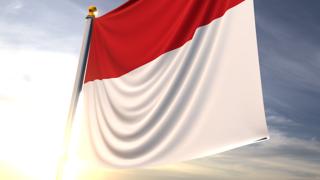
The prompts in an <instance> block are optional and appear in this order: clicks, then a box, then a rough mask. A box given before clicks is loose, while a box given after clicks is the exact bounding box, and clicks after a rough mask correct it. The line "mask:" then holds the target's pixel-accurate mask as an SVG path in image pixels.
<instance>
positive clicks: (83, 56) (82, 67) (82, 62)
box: [56, 6, 97, 180]
mask: <svg viewBox="0 0 320 180" xmlns="http://www.w3.org/2000/svg"><path fill="white" fill-rule="evenodd" d="M88 11H89V12H88V15H87V17H86V25H85V31H84V35H83V40H82V47H81V51H80V57H79V63H78V69H77V74H76V78H75V82H74V86H73V93H72V97H71V102H70V107H69V113H68V119H67V123H66V127H65V132H64V140H63V142H64V143H63V151H62V153H63V154H62V157H61V159H60V161H59V162H58V168H57V174H56V180H62V178H63V170H64V168H65V164H66V161H67V158H68V150H69V144H70V139H71V131H72V125H73V122H74V116H75V113H76V109H77V104H78V100H79V96H80V92H81V90H82V86H83V81H84V75H85V71H86V66H87V60H88V53H89V47H90V39H91V32H92V22H93V20H94V18H95V13H96V12H97V8H96V7H95V6H89V8H88Z"/></svg>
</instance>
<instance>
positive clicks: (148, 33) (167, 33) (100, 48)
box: [85, 0, 244, 82]
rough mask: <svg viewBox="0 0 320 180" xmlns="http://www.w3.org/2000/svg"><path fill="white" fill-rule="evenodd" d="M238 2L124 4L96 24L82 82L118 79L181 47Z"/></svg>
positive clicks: (143, 1) (148, 0)
mask: <svg viewBox="0 0 320 180" xmlns="http://www.w3.org/2000/svg"><path fill="white" fill-rule="evenodd" d="M242 1H244V0H157V1H153V0H131V1H128V2H127V3H125V4H124V5H122V6H120V7H119V8H117V9H115V10H113V11H111V12H110V13H108V14H106V15H104V16H102V17H99V18H96V19H95V20H94V22H93V30H92V39H91V44H90V51H89V59H88V65H87V70H86V76H85V82H88V81H93V80H96V79H107V78H115V77H119V76H121V75H123V74H126V73H128V72H130V71H132V70H134V69H136V68H138V67H140V66H142V65H144V64H146V63H148V62H150V61H152V60H154V59H156V58H157V57H159V56H160V55H162V54H164V53H166V52H168V51H171V50H174V49H176V48H179V47H181V46H182V45H183V44H185V43H186V42H187V41H189V40H190V39H192V37H193V35H194V33H195V31H196V29H197V28H198V27H200V26H203V25H206V24H209V23H210V22H211V21H213V20H214V19H216V18H219V17H221V16H223V14H224V13H225V12H226V11H227V10H228V9H230V8H232V7H234V6H236V5H238V4H239V3H241V2H242Z"/></svg>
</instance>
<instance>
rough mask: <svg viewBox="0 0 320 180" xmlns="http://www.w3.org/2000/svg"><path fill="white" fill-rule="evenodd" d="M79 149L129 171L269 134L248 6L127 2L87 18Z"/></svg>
mask: <svg viewBox="0 0 320 180" xmlns="http://www.w3.org/2000/svg"><path fill="white" fill-rule="evenodd" d="M84 83H85V84H84V87H83V92H84V101H85V110H86V118H84V120H83V122H82V124H83V125H82V130H81V134H82V136H81V138H80V139H81V141H83V142H81V143H79V144H80V145H79V147H81V148H79V152H80V151H81V153H79V154H81V156H82V157H85V158H91V159H94V160H97V161H98V162H100V163H101V164H102V165H104V166H106V167H116V168H128V167H141V166H146V165H153V164H164V163H172V162H178V161H184V160H189V159H194V158H199V157H203V156H209V155H213V154H216V153H220V152H223V151H226V150H230V149H233V148H237V147H240V146H243V145H246V144H250V143H254V142H257V141H260V140H263V139H266V138H268V132H267V127H266V121H265V114H264V107H263V99H262V89H261V80H260V72H259V61H258V50H257V40H256V31H255V19H254V6H253V0H228V1H226V0H201V1H200V0H174V1H172V0H158V1H150V0H131V1H128V2H127V3H125V4H124V5H122V6H120V7H119V8H117V9H115V10H113V11H111V12H109V13H107V14H105V15H103V16H101V17H98V18H96V19H94V21H93V25H92V34H91V41H90V50H89V57H88V63H87V68H86V75H85V80H84Z"/></svg>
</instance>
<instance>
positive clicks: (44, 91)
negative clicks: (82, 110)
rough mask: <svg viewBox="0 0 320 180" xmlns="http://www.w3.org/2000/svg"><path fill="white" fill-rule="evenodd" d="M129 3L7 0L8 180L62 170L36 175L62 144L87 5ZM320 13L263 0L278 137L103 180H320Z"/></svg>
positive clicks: (0, 120) (2, 167)
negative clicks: (192, 159)
mask: <svg viewBox="0 0 320 180" xmlns="http://www.w3.org/2000/svg"><path fill="white" fill-rule="evenodd" d="M123 2H124V1H123V0H109V1H98V0H92V1H90V2H89V1H76V0H55V1H50V0H42V1H36V0H24V1H22V0H11V1H5V0H0V7H2V11H1V12H0V82H1V85H0V142H1V149H0V177H6V178H7V179H27V178H29V179H36V178H38V179H41V178H43V177H46V176H47V175H48V174H49V173H52V174H53V173H54V171H51V170H49V169H50V168H51V169H54V167H47V169H46V171H43V172H44V173H43V176H39V173H37V171H39V167H40V166H43V163H45V164H48V162H50V160H52V159H46V158H45V157H47V156H48V153H49V152H51V150H52V149H56V147H57V146H59V143H60V140H61V139H62V135H60V136H59V135H56V134H62V133H63V126H64V123H65V121H64V120H65V118H66V112H67V109H68V105H69V99H70V96H71V92H72V84H73V79H74V74H75V69H76V65H77V61H78V59H77V58H78V55H79V51H80V46H81V41H82V33H83V29H84V17H85V16H86V14H87V7H88V6H89V5H91V4H94V5H96V6H97V7H98V8H99V10H100V14H103V13H105V12H107V11H109V10H111V9H113V8H115V7H117V6H118V5H120V4H121V3H123ZM319 9H320V2H319V1H318V0H309V1H301V0H283V1H279V0H255V11H256V12H255V13H256V25H257V37H258V46H259V56H260V68H261V76H262V86H263V94H264V102H265V109H266V115H267V122H268V126H269V130H270V134H271V140H269V141H266V142H264V143H259V144H254V145H249V146H246V147H242V148H239V149H236V150H232V151H230V152H226V153H222V154H219V155H216V156H212V157H207V158H203V159H199V160H194V161H191V162H185V163H179V164H173V165H168V166H164V167H156V168H150V169H142V170H141V169H140V170H122V171H114V170H105V169H95V170H92V172H94V173H95V174H96V176H97V177H96V178H97V179H104V178H105V177H106V176H107V177H109V178H112V179H164V178H165V179H179V180H180V179H320V172H319V169H320V122H319V121H320V118H319V117H320V80H319V77H320V51H319V49H320V34H319V32H320V22H319V19H320V12H319ZM35 156H37V157H38V159H41V158H39V157H43V158H42V160H38V161H36V163H37V165H38V166H36V165H34V168H33V169H32V168H30V167H28V166H30V161H35ZM17 164H18V165H17ZM27 167H28V168H27ZM35 174H38V175H35ZM0 179H1V178H0Z"/></svg>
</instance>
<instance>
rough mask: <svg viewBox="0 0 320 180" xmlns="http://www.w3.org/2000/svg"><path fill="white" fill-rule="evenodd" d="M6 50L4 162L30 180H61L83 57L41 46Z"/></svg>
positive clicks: (2, 67) (1, 89) (0, 73)
mask: <svg viewBox="0 0 320 180" xmlns="http://www.w3.org/2000/svg"><path fill="white" fill-rule="evenodd" d="M0 54H1V56H2V58H1V59H0V81H1V83H2V84H1V86H0V142H1V148H0V166H8V167H9V166H10V167H12V168H13V169H15V170H16V171H17V172H15V173H21V174H23V175H24V176H26V177H28V178H30V179H37V180H51V179H55V173H56V168H57V161H58V157H59V154H61V149H62V148H61V145H62V140H63V133H64V127H65V123H66V117H67V111H68V108H69V103H70V102H69V101H70V97H71V93H72V86H73V79H74V75H75V71H76V67H77V57H76V56H74V55H71V54H65V53H55V52H46V51H37V50H23V51H19V50H0ZM3 174H4V173H1V171H0V179H2V176H5V175H3ZM26 179H27V178H26Z"/></svg>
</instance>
